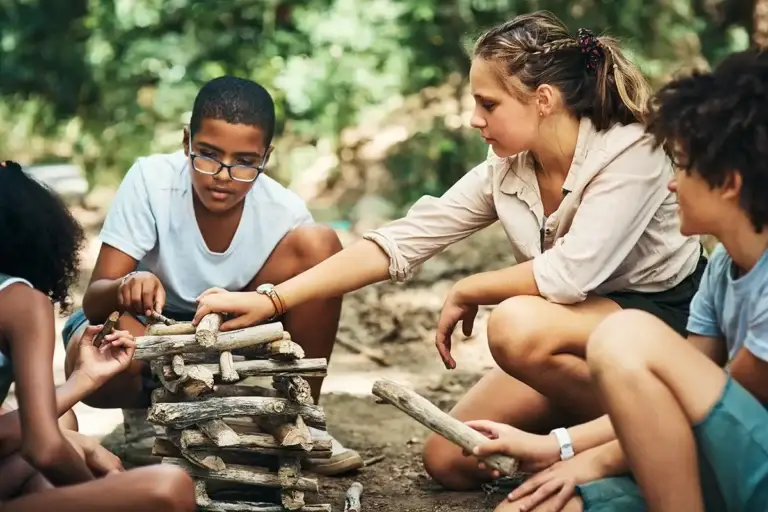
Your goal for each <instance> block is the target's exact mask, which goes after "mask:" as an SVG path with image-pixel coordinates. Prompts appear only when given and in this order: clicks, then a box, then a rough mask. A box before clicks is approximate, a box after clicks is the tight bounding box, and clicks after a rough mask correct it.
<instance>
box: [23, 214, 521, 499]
mask: <svg viewBox="0 0 768 512" xmlns="http://www.w3.org/2000/svg"><path fill="white" fill-rule="evenodd" d="M83 215H86V214H83ZM98 220H99V219H97V218H91V217H87V216H86V217H85V218H84V219H83V222H84V223H85V224H86V225H88V224H89V221H90V227H91V229H90V230H89V231H91V237H90V242H89V247H88V249H87V251H86V256H85V258H84V261H83V267H84V272H83V276H82V279H81V286H80V287H79V288H80V290H79V292H80V293H82V291H83V289H84V285H85V284H86V282H87V279H88V277H89V275H90V268H92V264H93V262H94V260H95V256H96V252H97V251H98V242H97V241H96V240H95V233H96V232H97V229H98ZM341 235H342V241H343V242H344V243H345V244H348V243H350V242H351V241H353V240H354V239H355V236H354V235H351V234H348V233H341ZM507 248H508V242H507V241H506V239H505V237H504V234H503V232H502V231H501V229H499V228H498V227H491V228H489V229H487V230H485V231H484V232H482V233H479V234H477V235H474V236H472V237H470V239H467V240H465V241H463V242H460V243H459V244H456V245H455V246H454V247H452V248H450V249H448V250H447V251H445V252H443V253H441V254H439V255H438V256H436V257H435V258H433V259H432V260H431V261H429V262H427V263H426V264H425V265H424V267H423V269H422V270H421V271H420V272H419V273H418V275H417V276H416V277H415V278H414V280H413V281H412V282H410V283H408V284H407V285H398V284H391V283H382V284H379V285H374V286H371V287H368V288H366V289H364V290H361V291H358V292H356V293H353V294H350V295H348V296H347V297H346V298H345V300H344V306H343V311H342V320H341V326H340V332H339V337H340V338H344V339H347V340H352V341H354V342H357V343H358V344H360V345H363V346H365V347H369V348H371V349H374V350H377V351H379V353H380V354H381V355H382V356H383V358H384V359H385V360H386V362H387V363H388V365H387V366H383V365H381V364H379V363H377V362H375V361H374V360H372V359H371V358H369V357H367V356H365V355H361V354H359V353H357V352H355V351H354V350H350V349H348V348H346V347H344V346H340V345H338V344H337V346H336V348H335V350H334V353H333V356H332V359H331V361H330V364H329V371H328V377H327V378H326V381H325V384H324V386H323V396H322V398H321V402H320V405H321V406H322V407H323V408H324V410H325V412H326V415H327V418H328V430H329V432H331V433H332V434H333V435H334V436H335V437H336V438H337V439H339V440H340V441H341V442H342V443H344V444H345V445H347V446H349V447H351V448H354V449H357V450H358V451H359V452H360V453H361V455H363V458H365V459H369V458H371V457H376V456H380V455H383V456H384V459H383V460H381V461H379V462H377V463H375V464H372V465H371V466H368V467H365V468H363V469H362V470H360V471H358V472H356V473H354V474H351V475H348V476H345V477H335V478H321V479H320V488H321V491H320V495H319V496H318V497H317V499H312V498H310V497H308V501H312V502H319V503H331V504H332V506H333V510H338V511H341V510H343V509H344V493H345V491H346V489H347V488H348V487H349V485H350V484H351V483H352V482H354V481H359V482H361V483H362V484H363V486H364V492H363V510H365V511H372V510H377V511H379V512H395V511H397V512H401V511H414V512H419V511H446V512H447V511H465V512H474V511H487V510H493V508H494V506H495V505H496V504H497V503H498V502H499V501H500V500H501V499H502V497H503V494H501V493H499V492H490V491H477V492H470V493H456V492H447V491H445V490H442V489H441V488H440V487H439V486H437V485H436V484H435V483H434V482H433V481H431V479H430V478H429V477H428V476H427V475H426V473H425V471H424V468H423V466H422V463H421V450H422V447H423V441H424V439H425V437H426V435H427V433H428V430H427V429H426V428H425V427H422V426H421V425H420V424H418V423H417V422H416V421H414V420H412V419H411V418H410V417H408V416H406V415H405V414H404V413H402V412H400V411H399V410H397V409H395V408H394V407H392V406H390V405H382V404H377V403H376V402H375V399H374V397H373V395H372V394H371V386H372V384H373V382H374V381H375V380H377V379H378V378H381V377H387V378H390V379H393V380H395V381H397V382H399V383H401V384H405V385H408V386H411V387H413V388H414V389H416V390H417V391H418V392H419V393H421V394H422V395H423V396H425V397H427V398H428V399H430V400H431V401H432V402H433V403H435V404H436V405H438V406H439V407H440V408H442V409H443V410H446V411H447V410H449V409H450V408H451V407H452V406H453V404H455V403H456V401H457V400H458V398H459V397H460V396H461V395H462V394H463V393H464V392H465V390H466V389H468V388H469V386H471V385H472V384H473V383H474V382H476V381H477V379H479V377H480V376H481V375H482V374H483V373H484V372H485V371H487V370H488V369H489V368H491V367H492V364H493V361H492V359H491V357H490V354H489V352H488V349H487V342H486V337H485V324H486V319H487V316H488V313H489V311H490V309H488V308H483V309H481V311H480V313H479V315H478V321H477V322H476V323H475V332H474V333H473V336H472V337H470V338H468V339H465V338H464V336H463V335H461V334H460V333H459V334H457V335H455V336H454V352H453V353H454V357H455V358H456V360H457V363H458V368H457V369H456V370H452V371H448V370H446V369H445V368H444V366H443V365H442V363H441V361H440V358H439V356H438V354H437V351H436V349H435V347H434V335H435V326H436V324H437V319H438V316H439V312H440V309H441V306H442V304H443V300H444V298H445V295H446V293H447V291H448V290H449V289H450V286H451V285H452V284H453V283H454V282H455V281H456V280H457V279H460V278H461V277H463V276H465V275H469V274H471V273H475V272H479V271H482V270H489V269H492V268H499V267H503V266H506V265H508V264H510V263H512V261H511V260H510V259H509V255H508V250H507ZM77 297H79V294H78V295H77V296H76V300H77ZM63 321H64V319H61V320H60V321H59V325H58V328H59V329H58V330H60V328H61V326H62V325H63ZM62 363H63V351H62V350H61V345H60V344H58V343H57V354H56V361H55V364H56V374H57V382H63V372H62V368H61V365H62ZM11 403H13V399H12V398H11ZM75 410H76V412H77V413H78V418H79V420H80V426H81V431H83V432H84V433H87V434H89V435H94V436H98V437H100V438H105V445H110V447H111V448H116V447H115V444H114V443H115V442H117V444H118V445H119V444H120V439H121V437H120V436H119V435H118V434H119V432H120V430H121V428H122V426H121V423H122V413H121V412H120V411H119V410H106V411H105V410H97V409H92V408H89V407H87V406H84V405H82V404H78V406H77V407H76V409H75ZM116 427H117V429H116V430H114V432H113V433H112V435H107V434H108V433H109V432H110V431H113V429H115V428H116ZM116 436H117V437H116ZM116 451H117V450H116Z"/></svg>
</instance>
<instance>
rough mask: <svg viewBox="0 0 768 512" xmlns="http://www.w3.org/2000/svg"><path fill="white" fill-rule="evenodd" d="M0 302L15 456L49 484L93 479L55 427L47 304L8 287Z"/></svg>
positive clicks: (30, 292)
mask: <svg viewBox="0 0 768 512" xmlns="http://www.w3.org/2000/svg"><path fill="white" fill-rule="evenodd" d="M2 299H3V300H2V303H3V304H2V308H0V333H2V335H3V337H4V339H5V340H6V342H7V344H8V346H9V348H10V353H11V360H12V361H13V373H14V380H15V382H16V394H17V395H18V401H19V411H18V414H19V418H20V420H21V431H22V438H21V445H20V447H19V448H20V452H21V454H22V456H23V457H24V459H26V460H27V461H28V462H29V463H30V464H31V465H33V466H34V467H35V468H37V469H38V470H39V471H40V472H41V473H42V474H43V476H44V477H45V478H46V479H48V480H49V481H50V482H51V483H52V484H53V485H70V484H75V483H80V482H86V481H89V480H92V479H93V475H92V474H91V472H90V471H89V470H88V468H87V467H86V465H85V463H84V461H83V460H82V459H81V458H80V456H79V455H78V454H77V452H76V451H75V450H74V449H73V448H72V446H71V445H70V443H69V442H68V441H67V440H66V439H65V438H64V436H63V435H62V433H61V430H60V429H59V425H58V417H59V414H58V412H59V411H58V410H57V407H56V392H55V388H54V383H53V369H52V368H53V350H54V341H55V334H54V318H53V307H52V305H51V302H50V300H49V299H48V297H46V296H45V295H44V294H42V293H41V292H39V291H37V290H34V289H32V288H30V287H29V286H27V285H24V284H13V285H11V286H9V287H8V288H6V289H5V290H3V297H2ZM0 442H2V440H0ZM0 448H2V447H1V446H0Z"/></svg>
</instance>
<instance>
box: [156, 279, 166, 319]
mask: <svg viewBox="0 0 768 512" xmlns="http://www.w3.org/2000/svg"><path fill="white" fill-rule="evenodd" d="M154 301H155V303H154V310H155V311H157V312H158V313H160V314H162V312H163V308H164V307H165V288H163V285H162V284H160V283H158V285H157V289H156V290H155V299H154Z"/></svg>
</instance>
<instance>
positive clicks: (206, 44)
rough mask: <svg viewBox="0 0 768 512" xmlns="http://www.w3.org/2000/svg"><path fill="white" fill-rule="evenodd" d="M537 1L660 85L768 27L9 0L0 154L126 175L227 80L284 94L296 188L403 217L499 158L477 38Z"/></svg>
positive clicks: (454, 5)
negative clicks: (386, 208)
mask: <svg viewBox="0 0 768 512" xmlns="http://www.w3.org/2000/svg"><path fill="white" fill-rule="evenodd" d="M537 9H547V10H550V11H552V12H554V13H555V14H557V15H558V16H560V17H561V18H562V19H563V20H564V21H566V23H567V24H568V25H569V26H570V27H571V28H572V29H573V30H574V31H575V29H576V28H578V27H580V26H586V27H590V28H592V29H593V30H595V31H602V30H606V31H609V32H610V33H612V34H613V35H616V36H618V37H620V38H622V39H623V40H624V41H625V43H626V44H627V46H628V48H629V49H630V50H631V52H632V54H633V57H634V59H635V60H636V62H638V63H639V64H640V66H641V67H642V68H643V70H644V71H645V72H646V74H647V75H648V76H649V77H650V78H651V79H652V80H653V81H654V82H655V83H656V84H658V83H661V82H663V81H664V80H667V79H668V78H669V77H670V76H672V75H674V74H675V73H678V72H680V71H681V70H686V69H689V68H690V67H692V66H699V67H701V66H707V65H711V64H713V63H714V62H716V61H717V60H718V59H720V58H722V56H723V55H724V54H726V53H728V52H731V51H734V50H738V49H742V48H744V47H746V46H747V45H748V44H749V41H750V39H753V40H755V41H763V42H764V41H765V40H766V33H767V32H768V28H767V27H766V24H767V23H768V14H767V13H766V11H767V10H768V2H766V0H690V1H687V0H569V1H558V0H226V1H225V0H206V1H201V0H66V1H62V0H0V47H1V48H2V58H1V59H0V93H1V96H0V155H3V156H4V157H6V158H7V157H12V158H14V159H16V160H19V161H21V162H23V163H44V162H62V161H63V162H74V163H76V164H78V165H80V166H81V167H82V168H83V169H84V170H85V172H86V175H87V177H88V181H89V183H90V184H91V186H94V185H97V184H111V185H114V184H115V183H117V181H118V180H119V178H120V177H121V176H122V174H123V173H124V172H125V171H126V170H127V169H128V167H129V166H130V164H131V163H132V162H133V160H134V159H135V158H136V157H138V156H141V155H144V154H147V153H148V152H154V151H173V150H176V149H177V148H179V147H180V143H181V127H182V125H183V123H185V122H186V121H187V119H188V115H189V109H190V108H191V105H192V101H193V99H194V96H195V93H196V91H197V89H198V88H199V86H200V85H201V84H202V83H203V82H205V81H206V80H209V79H211V78H213V77H215V76H218V75H221V74H224V73H229V74H235V75H238V76H243V77H249V78H252V79H254V80H256V81H258V82H260V83H262V84H264V85H265V86H266V87H267V88H268V89H269V90H270V91H271V92H272V93H273V95H274V98H275V101H276V104H277V108H278V114H279V119H280V121H279V123H280V125H279V134H280V137H279V139H278V140H277V143H276V146H277V148H276V149H277V151H276V154H275V158H274V160H273V162H272V165H271V167H270V172H271V173H272V174H273V175H275V176H276V177H277V178H278V179H279V180H280V181H282V182H283V183H285V184H290V185H291V186H292V187H294V188H295V189H296V190H297V191H298V192H299V193H300V194H302V195H303V196H304V197H305V198H307V199H308V200H310V201H311V202H312V204H314V205H316V206H317V207H318V208H325V209H329V210H330V211H331V212H332V213H329V214H328V215H329V216H330V217H335V218H345V217H346V216H348V215H350V211H351V208H352V207H353V205H355V204H356V203H358V202H359V201H360V199H361V198H362V197H364V196H365V195H367V194H377V195H381V196H383V197H384V198H385V199H386V200H387V201H389V202H391V203H392V204H393V205H394V206H395V207H396V208H400V209H402V208H404V207H407V206H408V205H409V204H410V203H412V202H413V201H414V200H415V199H416V198H417V197H419V196H420V195H421V194H424V193H430V194H439V193H441V192H442V191H444V190H445V189H446V188H447V186H449V185H450V184H451V183H453V182H454V181H455V180H456V179H457V178H458V177H459V176H460V175H462V174H463V173H464V172H465V171H466V170H467V169H469V168H470V167H472V166H474V165H476V164H477V163H478V162H480V161H481V160H482V159H483V158H484V156H485V152H486V147H485V145H484V144H483V142H482V141H481V140H480V138H479V136H478V135H476V134H474V133H472V131H471V130H470V129H469V128H468V126H467V120H468V112H469V111H470V109H471V100H470V98H468V96H467V85H468V83H467V72H468V69H469V59H468V53H467V48H468V46H469V44H471V42H472V40H473V38H474V37H475V36H476V35H477V34H478V33H479V32H480V31H481V30H482V29H483V28H485V27H487V26H490V25H492V24H494V23H498V22H501V21H503V20H506V19H508V18H510V17H513V16H515V15H516V14H519V13H523V12H528V11H531V10H537ZM761 13H762V14H761Z"/></svg>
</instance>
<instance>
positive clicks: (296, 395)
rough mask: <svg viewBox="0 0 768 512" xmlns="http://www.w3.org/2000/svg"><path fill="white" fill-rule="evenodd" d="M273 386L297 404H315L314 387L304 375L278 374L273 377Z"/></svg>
mask: <svg viewBox="0 0 768 512" xmlns="http://www.w3.org/2000/svg"><path fill="white" fill-rule="evenodd" d="M272 387H273V388H275V390H277V391H278V393H280V394H282V396H284V397H285V398H287V399H289V400H291V401H292V402H296V403H297V404H314V403H315V401H314V400H313V399H312V388H310V387H309V383H308V382H307V381H306V380H304V379H303V378H302V377H298V376H284V375H278V376H275V377H272Z"/></svg>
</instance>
